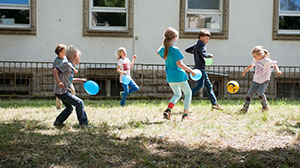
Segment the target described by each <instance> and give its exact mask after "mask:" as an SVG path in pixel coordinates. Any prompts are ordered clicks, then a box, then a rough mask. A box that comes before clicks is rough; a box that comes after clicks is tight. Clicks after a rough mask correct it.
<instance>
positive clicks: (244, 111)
mask: <svg viewBox="0 0 300 168" xmlns="http://www.w3.org/2000/svg"><path fill="white" fill-rule="evenodd" d="M247 112H248V110H247V109H245V108H242V109H241V110H240V111H239V114H246V113H247Z"/></svg>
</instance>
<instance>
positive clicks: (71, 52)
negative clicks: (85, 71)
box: [66, 45, 81, 60]
mask: <svg viewBox="0 0 300 168" xmlns="http://www.w3.org/2000/svg"><path fill="white" fill-rule="evenodd" d="M74 55H79V56H80V55H81V51H80V50H79V49H77V48H76V47H74V46H72V45H70V46H69V47H68V48H67V49H66V57H67V59H68V60H73V59H74Z"/></svg>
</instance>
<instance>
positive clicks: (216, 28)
mask: <svg viewBox="0 0 300 168" xmlns="http://www.w3.org/2000/svg"><path fill="white" fill-rule="evenodd" d="M228 20H229V0H209V1H205V0H181V3H180V37H184V38H185V37H186V38H195V37H197V35H198V33H199V31H200V29H201V28H207V29H208V30H209V31H210V32H211V33H212V37H211V38H219V39H227V38H228Z"/></svg>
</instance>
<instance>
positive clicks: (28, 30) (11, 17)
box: [0, 0, 36, 34]
mask: <svg viewBox="0 0 300 168" xmlns="http://www.w3.org/2000/svg"><path fill="white" fill-rule="evenodd" d="M35 6H36V0H0V33H4V34H35V33H36V23H35V22H36V11H35V10H36V7H35Z"/></svg>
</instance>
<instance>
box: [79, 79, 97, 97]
mask: <svg viewBox="0 0 300 168" xmlns="http://www.w3.org/2000/svg"><path fill="white" fill-rule="evenodd" d="M83 87H84V90H85V91H86V92H87V93H88V94H90V95H96V94H97V93H98V92H99V89H100V88H99V85H98V84H97V83H96V82H94V81H92V80H88V81H86V82H85V83H84V84H83Z"/></svg>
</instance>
